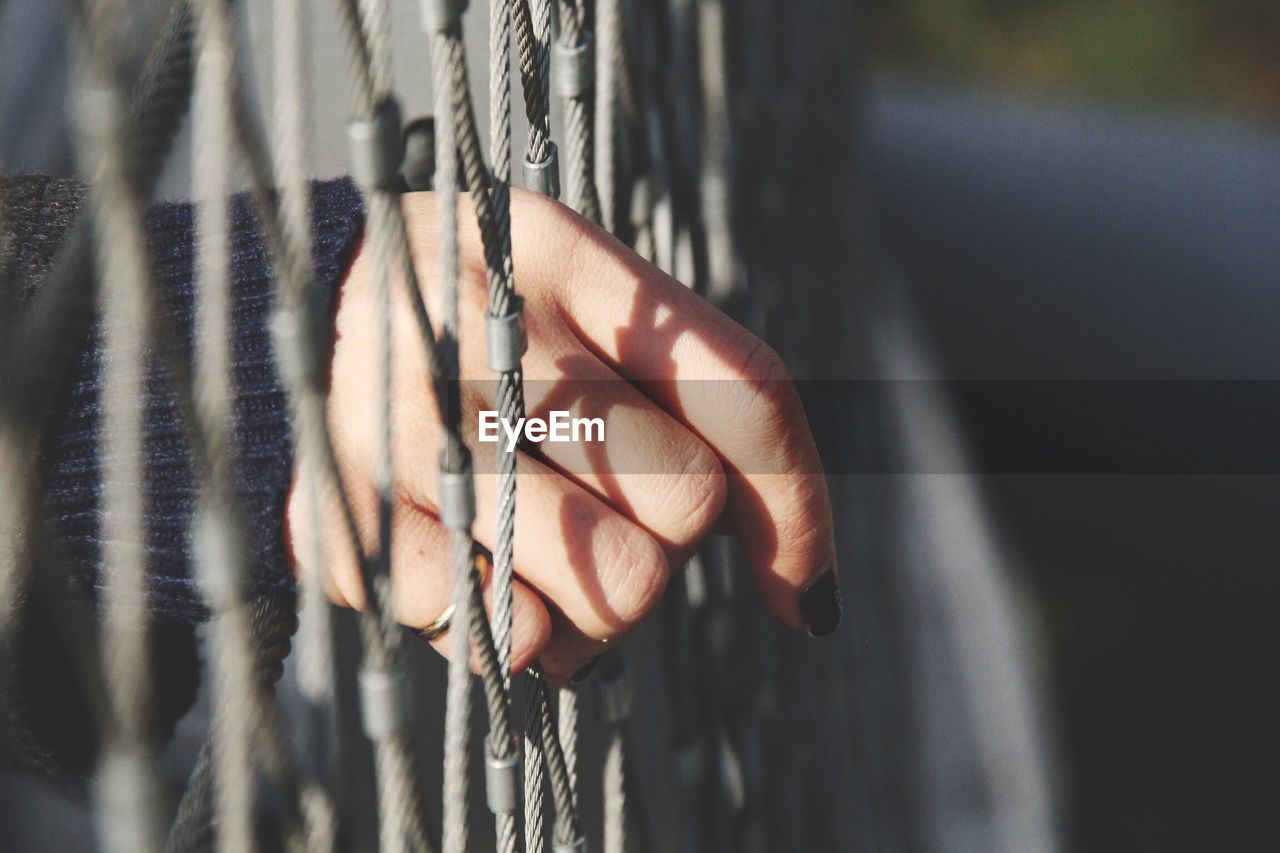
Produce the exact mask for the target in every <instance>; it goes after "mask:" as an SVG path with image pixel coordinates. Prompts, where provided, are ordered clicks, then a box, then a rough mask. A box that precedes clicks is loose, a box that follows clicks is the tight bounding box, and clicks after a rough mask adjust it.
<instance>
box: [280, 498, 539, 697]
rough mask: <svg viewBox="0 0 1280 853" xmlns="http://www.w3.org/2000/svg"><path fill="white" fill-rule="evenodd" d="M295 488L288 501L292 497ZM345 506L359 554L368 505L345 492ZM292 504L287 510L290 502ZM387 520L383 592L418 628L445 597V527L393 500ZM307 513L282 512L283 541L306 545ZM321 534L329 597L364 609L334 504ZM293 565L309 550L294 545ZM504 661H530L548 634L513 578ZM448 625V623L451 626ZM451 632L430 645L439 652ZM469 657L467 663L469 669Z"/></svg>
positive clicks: (370, 528)
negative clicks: (286, 528) (387, 581)
mask: <svg viewBox="0 0 1280 853" xmlns="http://www.w3.org/2000/svg"><path fill="white" fill-rule="evenodd" d="M299 491H300V490H299V489H298V488H296V487H295V489H294V490H293V493H292V494H291V497H290V502H291V503H292V502H294V501H296V500H297V498H296V495H297V494H298V492H299ZM352 508H353V510H354V512H355V515H356V522H357V525H358V527H359V532H360V536H361V539H362V541H363V545H364V547H365V548H366V549H367V551H372V550H374V549H375V548H376V542H377V511H376V503H375V502H374V501H370V500H361V499H359V498H357V497H355V496H353V507H352ZM291 509H292V507H291ZM393 512H394V515H393V522H392V525H393V526H392V564H391V565H392V571H391V591H392V603H393V606H394V608H395V617H396V621H398V622H400V623H401V624H402V625H405V626H407V627H409V628H423V627H425V626H427V625H430V624H431V623H432V622H434V621H436V620H437V619H438V618H439V617H440V616H441V614H443V613H444V612H445V611H446V609H447V608H448V607H449V605H450V603H451V602H452V583H451V578H452V567H451V566H450V565H449V555H450V553H451V552H450V547H449V531H448V529H447V528H445V526H444V525H443V524H442V523H441V522H440V521H439V519H438V518H436V517H435V516H434V515H432V514H431V512H430V511H428V510H426V509H425V508H423V507H420V506H416V505H414V504H413V503H412V502H410V501H405V500H400V501H397V503H396V506H395V508H394V511H393ZM309 516H310V513H307V512H293V511H290V512H289V513H288V518H289V519H290V528H291V538H292V539H293V541H295V542H298V543H304V542H307V543H309V542H311V541H312V539H311V537H312V530H311V525H310V524H309V522H308V521H307V520H306V519H307V518H308V517H309ZM324 517H325V519H326V520H325V523H324V530H323V532H322V536H323V538H324V553H325V558H326V562H327V568H328V573H327V577H328V579H329V584H330V598H331V599H332V600H333V601H334V602H335V603H337V604H342V605H346V606H350V607H353V608H355V609H357V610H363V609H365V606H366V604H367V597H366V594H365V589H364V584H363V581H362V580H361V577H360V571H359V567H358V565H357V563H356V556H355V553H354V551H353V550H352V549H351V547H350V543H349V541H348V540H347V537H346V536H345V535H344V532H343V531H344V526H343V525H341V524H340V519H341V516H340V510H339V508H338V506H337V504H336V501H329V502H328V506H327V507H326V510H325V515H324ZM297 551H298V553H297V557H298V559H299V560H300V561H302V562H299V569H301V568H302V567H303V566H304V565H305V561H306V560H308V559H311V557H310V556H309V551H310V549H306V548H301V549H297ZM486 601H487V603H488V607H489V612H490V614H492V603H491V601H492V594H491V592H490V591H489V590H488V589H486ZM511 621H512V628H511V666H512V671H513V672H520V671H522V670H523V669H525V668H526V667H527V666H529V664H531V663H532V662H533V661H535V660H536V659H537V658H538V656H539V655H540V654H541V652H542V650H543V648H545V646H546V644H547V642H548V641H549V639H550V634H551V621H550V615H549V613H548V611H547V608H546V606H545V605H544V604H543V602H542V599H541V598H540V597H539V596H538V594H537V593H535V592H533V591H532V590H530V589H529V588H528V587H527V586H526V585H525V584H524V583H522V582H521V581H519V580H518V579H516V580H514V581H513V582H512V620H511ZM451 630H456V626H454V628H453V629H451ZM450 636H451V633H446V634H445V635H442V636H441V637H439V638H437V639H436V640H434V641H433V642H432V645H433V646H434V647H435V648H436V649H437V650H439V651H440V652H441V653H442V654H445V655H447V654H448V651H449V647H450ZM474 666H475V662H474V661H473V667H474Z"/></svg>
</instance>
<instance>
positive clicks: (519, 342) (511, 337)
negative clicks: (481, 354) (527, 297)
mask: <svg viewBox="0 0 1280 853" xmlns="http://www.w3.org/2000/svg"><path fill="white" fill-rule="evenodd" d="M484 336H485V343H486V345H487V347H488V352H489V369H490V370H492V371H493V372H494V373H510V372H512V371H513V370H519V369H520V357H521V356H523V355H524V354H525V352H527V351H528V349H529V338H528V336H527V335H526V334H525V325H524V298H523V297H520V296H516V297H513V298H512V300H511V310H510V311H509V312H508V313H506V314H504V315H502V316H501V317H495V316H493V315H492V314H486V315H485V317H484Z"/></svg>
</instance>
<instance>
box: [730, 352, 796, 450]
mask: <svg viewBox="0 0 1280 853" xmlns="http://www.w3.org/2000/svg"><path fill="white" fill-rule="evenodd" d="M740 370H741V375H742V377H743V380H742V387H743V389H744V390H743V397H744V399H743V405H742V406H741V408H740V409H739V418H740V419H741V424H742V427H743V430H744V431H745V432H746V433H747V434H749V435H752V436H754V437H756V438H758V439H759V440H760V441H761V442H762V443H766V444H773V443H775V442H782V441H783V440H784V439H786V438H787V437H788V436H789V435H790V433H791V432H792V430H793V428H794V425H795V423H796V421H797V419H798V418H799V417H801V410H800V400H799V397H798V395H797V394H796V392H795V387H794V386H793V385H792V383H791V377H790V376H789V375H788V373H787V369H786V367H785V365H783V363H782V359H781V358H780V357H779V356H778V354H777V353H776V352H775V351H774V350H773V348H772V347H770V346H769V345H768V344H766V343H765V342H764V341H760V340H756V341H755V342H754V343H753V344H752V345H751V347H750V349H749V350H748V351H747V353H746V354H745V355H744V357H743V360H742V362H741V365H740Z"/></svg>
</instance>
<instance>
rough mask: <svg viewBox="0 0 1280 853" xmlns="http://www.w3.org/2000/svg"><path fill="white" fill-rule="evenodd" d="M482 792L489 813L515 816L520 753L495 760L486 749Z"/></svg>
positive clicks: (518, 799)
mask: <svg viewBox="0 0 1280 853" xmlns="http://www.w3.org/2000/svg"><path fill="white" fill-rule="evenodd" d="M484 792H485V799H486V801H487V802H488V804H489V811H491V812H493V813H494V814H515V813H516V810H517V809H518V808H519V803H520V801H521V794H520V753H519V752H513V753H512V754H511V755H509V756H507V757H506V758H497V757H495V756H494V755H493V753H492V752H491V751H490V749H489V748H488V747H486V748H485V755H484Z"/></svg>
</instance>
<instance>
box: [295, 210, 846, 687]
mask: <svg viewBox="0 0 1280 853" xmlns="http://www.w3.org/2000/svg"><path fill="white" fill-rule="evenodd" d="M404 209H405V214H406V217H407V220H408V225H409V233H410V235H411V240H412V244H413V254H414V261H415V264H416V265H417V268H418V270H419V271H420V278H421V282H422V286H423V287H424V296H425V298H426V301H427V306H428V308H429V309H431V311H432V316H433V320H434V319H437V318H438V317H439V316H440V308H439V305H440V294H439V292H438V280H439V275H438V270H439V260H438V257H437V251H436V249H437V247H436V234H437V231H436V222H435V220H436V200H435V199H434V198H433V197H432V196H431V195H430V194H428V193H418V194H412V195H408V196H405V197H404ZM511 212H512V251H513V263H514V268H515V270H516V283H517V287H518V289H519V292H520V293H521V294H522V295H523V297H524V299H525V316H526V323H527V328H528V339H529V349H528V352H527V353H526V354H525V357H524V369H525V378H526V382H527V385H526V388H527V407H528V410H529V413H530V414H531V415H536V414H541V415H545V414H546V412H547V410H548V409H550V408H557V409H569V410H570V411H572V412H573V414H574V415H583V414H585V415H589V416H593V417H594V416H601V417H604V418H605V422H606V436H608V438H609V443H610V444H614V443H615V442H626V444H625V446H626V448H627V453H628V466H627V471H626V472H624V473H615V472H614V471H612V470H611V469H610V466H609V462H608V458H607V456H601V451H599V449H598V447H597V449H596V450H595V451H594V455H592V454H593V451H592V450H591V449H589V448H587V447H585V446H584V445H582V444H550V443H545V444H542V445H539V446H537V447H536V448H531V447H530V448H521V449H520V450H518V451H517V452H518V453H520V454H521V455H520V459H519V462H518V466H519V468H518V470H519V471H520V472H521V476H520V478H519V483H518V501H517V506H518V511H517V517H516V540H515V543H516V544H515V572H516V581H515V584H514V601H515V605H514V611H513V637H512V648H513V652H512V658H513V660H512V668H513V670H515V671H520V670H522V669H524V668H525V667H527V666H529V665H530V664H532V663H534V662H535V661H537V662H539V664H540V665H541V667H542V669H543V672H544V674H545V675H546V676H547V677H548V679H550V680H551V681H553V682H555V683H563V682H564V681H566V680H567V679H568V678H569V677H570V676H572V674H574V673H575V672H577V671H579V670H580V669H581V668H582V667H583V666H585V665H586V664H588V663H590V662H591V661H592V660H593V659H594V658H595V657H596V656H597V655H599V654H600V652H601V651H603V649H604V647H605V644H606V643H607V642H608V643H611V642H615V641H617V640H619V639H620V638H622V637H624V636H626V634H627V633H628V632H629V631H630V630H631V629H632V628H634V627H635V626H636V624H637V623H638V622H639V621H640V620H641V619H643V618H644V616H645V615H646V614H647V613H648V612H649V611H650V610H651V609H652V608H653V607H654V605H655V604H656V603H657V602H658V599H659V597H660V596H661V594H662V591H663V589H664V588H665V587H666V584H667V582H668V580H669V579H670V577H671V574H672V571H673V570H675V569H678V568H679V566H681V565H682V564H683V562H684V561H685V560H686V559H687V558H688V557H689V556H690V555H691V554H692V553H693V552H694V550H695V548H696V547H697V544H698V542H699V541H700V540H701V539H702V538H703V537H705V536H706V535H707V534H708V533H711V532H713V531H715V532H732V533H734V534H735V535H736V536H737V537H738V539H739V540H740V542H741V545H742V548H743V551H744V553H745V555H746V557H747V560H748V562H749V564H750V566H751V568H752V571H753V573H754V576H755V580H756V583H757V585H758V587H759V589H760V592H761V594H762V596H763V597H764V599H765V601H766V602H767V604H768V605H769V607H770V609H771V610H772V611H773V613H774V614H776V616H777V617H778V618H779V619H780V620H782V621H783V622H784V623H786V624H788V625H790V626H792V627H795V628H803V627H804V623H803V619H802V616H801V613H800V610H799V608H798V604H797V597H798V595H799V593H800V592H801V591H802V590H803V589H805V588H806V587H807V586H808V584H809V583H810V582H811V581H812V580H813V579H814V578H816V577H817V576H818V575H819V574H821V573H822V572H823V571H824V570H825V569H826V568H827V567H834V565H835V546H834V540H833V534H832V519H831V507H830V503H829V500H828V497H827V491H826V482H825V479H824V478H823V476H822V475H821V465H820V463H819V460H818V455H817V450H816V449H815V447H814V442H813V438H812V436H811V434H810V431H809V426H808V422H807V420H806V418H805V414H804V411H803V409H802V407H801V405H800V401H799V397H798V396H797V394H796V392H795V389H794V387H793V386H792V384H791V382H790V380H789V379H788V378H787V373H786V369H785V368H784V366H783V365H782V362H781V360H780V359H779V358H778V356H777V355H776V354H775V353H774V352H773V351H772V350H771V349H770V348H769V347H768V346H766V345H765V344H764V343H763V342H761V341H760V340H759V339H757V338H755V337H754V336H752V335H751V334H750V333H749V332H747V331H746V330H745V329H743V328H742V327H741V326H739V325H737V324H736V323H734V322H733V321H732V320H730V319H729V318H728V317H727V316H725V315H724V314H722V313H720V312H719V311H717V310H716V309H715V308H713V307H711V306H710V305H709V304H707V303H706V302H704V301H703V300H702V299H700V298H699V297H697V296H695V295H694V294H693V293H691V292H690V291H689V290H688V289H687V288H685V287H684V286H683V285H681V284H680V283H679V282H677V281H675V280H674V279H672V278H670V277H669V276H667V275H666V274H664V273H662V272H661V271H660V270H658V269H657V268H656V267H654V266H653V265H651V264H649V263H648V262H646V261H645V260H643V259H642V258H640V257H639V256H638V255H636V254H635V253H633V252H632V251H630V250H629V249H628V248H627V247H626V246H624V245H623V244H622V243H620V242H619V241H618V240H616V239H615V238H614V237H612V236H611V235H609V234H607V233H606V232H604V231H603V230H601V229H600V228H598V227H596V226H595V225H593V224H591V223H590V222H588V221H587V220H585V219H583V218H582V217H580V216H578V215H577V214H575V213H573V212H572V211H571V210H569V209H568V208H567V207H565V206H563V205H560V204H558V203H556V202H554V201H551V200H548V199H545V198H543V197H541V196H538V195H535V194H531V193H527V192H523V191H520V190H513V191H512V198H511ZM459 219H460V242H461V259H462V261H461V268H462V277H461V282H460V295H459V302H460V307H459V311H460V318H461V319H460V324H461V334H460V337H461V342H462V343H461V353H460V358H461V375H462V377H463V379H464V380H467V379H491V378H492V374H491V373H490V372H489V370H488V368H487V366H486V362H485V353H484V327H483V323H484V320H483V315H484V311H485V307H486V291H485V283H484V282H485V277H484V262H483V255H482V252H481V243H480V235H479V231H478V228H477V226H476V222H475V218H474V215H473V214H472V212H471V210H470V205H469V202H468V201H467V200H466V199H464V200H463V203H462V205H461V206H460V211H459ZM393 293H394V300H395V304H394V306H393V309H394V331H393V339H392V343H393V352H394V368H393V381H394V401H395V407H394V412H395V420H394V423H393V427H392V429H393V452H394V457H395V465H396V475H397V489H396V502H395V507H394V521H393V549H394V550H393V554H392V565H393V567H394V568H393V572H392V588H393V592H394V598H395V607H396V617H397V619H398V620H399V621H400V622H401V623H403V624H405V625H407V626H410V627H421V626H423V625H427V624H429V623H430V622H432V621H433V620H434V619H435V618H436V617H437V616H439V614H440V613H441V612H442V611H443V610H444V609H445V608H446V607H447V605H448V603H449V597H450V592H449V569H448V566H447V563H448V553H449V549H448V533H447V531H446V529H445V528H444V527H443V525H442V524H441V523H440V521H439V519H438V516H437V513H436V496H437V488H436V458H437V454H438V452H439V448H440V433H441V430H440V427H439V425H438V415H437V408H436V405H435V402H434V399H433V394H432V392H431V390H430V388H429V385H428V383H427V382H426V381H425V377H426V375H427V374H426V365H425V359H424V356H423V353H422V347H421V344H420V341H419V340H418V338H417V332H416V328H415V326H414V324H413V319H412V313H411V310H410V307H409V304H408V298H407V296H406V295H405V294H404V292H403V287H402V285H401V284H400V283H398V282H397V283H394V290H393ZM375 295H376V294H375V282H374V280H373V263H372V259H371V258H370V252H369V251H368V247H367V245H366V246H362V247H361V248H360V249H359V251H358V253H357V255H356V258H355V260H354V262H353V263H352V266H351V269H350V270H349V272H348V275H347V278H346V280H345V281H344V283H343V285H342V288H341V292H340V296H339V304H338V310H337V314H336V320H335V323H336V342H335V345H334V351H333V361H332V366H331V376H332V385H331V390H330V398H329V422H330V426H331V428H332V431H333V435H334V443H335V448H336V451H337V455H338V460H339V464H340V467H341V469H342V471H343V476H344V481H345V482H346V483H347V484H348V490H349V492H350V496H351V500H352V503H353V505H354V509H355V512H356V516H357V520H358V524H359V527H360V529H361V536H362V538H363V541H364V545H365V547H366V548H369V549H373V547H374V546H375V544H376V541H377V506H376V496H375V489H374V486H373V471H374V460H375V457H376V446H377V445H376V442H377V423H376V418H375V417H373V416H372V413H374V412H376V411H377V406H376V389H375V387H374V384H375V383H374V382H373V381H372V379H371V377H373V376H375V367H376V361H375V360H376V359H377V354H378V347H377V320H376V316H377V315H376V301H375ZM544 380H551V381H544ZM599 380H612V381H609V382H607V383H606V382H600V381H599ZM692 380H731V381H717V382H699V381H692ZM583 382H589V383H591V384H590V385H589V386H586V385H583V384H582V383H583ZM490 384H491V383H490ZM480 387H487V386H486V385H485V383H480V382H475V383H470V384H468V385H466V386H465V389H466V390H465V391H464V401H463V406H464V414H463V424H464V429H466V430H469V433H468V432H464V436H467V437H468V440H469V441H470V440H471V439H474V424H475V423H476V415H475V410H476V409H477V408H496V407H495V406H494V405H493V403H492V401H491V400H489V401H486V400H483V399H481V398H480V397H479V396H478V392H477V389H478V388H480ZM471 446H472V448H473V450H474V451H475V453H476V456H475V464H474V468H475V471H476V506H477V517H476V523H475V525H474V527H473V530H474V533H475V536H476V539H477V541H479V542H480V543H481V544H483V545H484V546H486V547H488V548H490V549H491V550H492V549H493V547H494V545H495V542H494V538H495V527H496V522H495V515H496V511H495V507H496V491H497V477H496V476H495V475H494V474H493V473H491V472H494V471H496V465H497V463H496V459H495V457H494V454H495V452H496V450H495V445H491V444H488V445H476V444H474V443H473V444H472V445H471ZM636 472H645V473H636ZM539 475H540V476H539ZM305 485H306V484H305V483H300V482H298V481H297V479H295V482H294V484H293V488H292V489H291V492H290V496H289V503H288V508H287V516H286V517H287V523H288V526H289V531H288V532H289V538H290V540H291V541H292V542H294V543H302V542H308V541H310V537H311V536H312V535H313V531H312V530H310V529H309V527H308V519H309V513H308V512H306V511H305V509H306V507H305V501H303V500H301V499H300V497H299V496H301V495H304V494H306V490H305V488H303V487H304V486H305ZM324 513H325V520H324V533H325V536H326V541H325V545H326V552H327V553H328V554H329V555H330V559H329V563H330V572H329V591H330V595H331V597H332V598H333V599H334V600H335V601H336V602H338V603H340V604H345V605H349V606H352V607H357V608H361V607H364V605H365V598H364V594H363V591H362V589H361V585H360V580H359V575H358V572H357V569H356V564H355V561H354V558H353V556H352V555H351V553H350V549H349V548H347V547H345V546H344V544H343V542H342V539H341V538H340V537H339V536H338V535H337V533H336V531H339V530H340V529H341V525H340V524H339V522H338V518H339V515H338V511H337V509H336V507H335V506H326V507H325V508H324ZM309 552H310V549H309V548H306V547H297V548H296V549H295V553H296V554H298V555H299V556H303V555H306V554H308V553H309ZM434 645H435V646H436V648H437V650H438V651H440V652H441V653H444V654H447V653H448V646H449V638H448V635H445V636H444V637H441V638H439V639H437V640H436V641H434Z"/></svg>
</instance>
